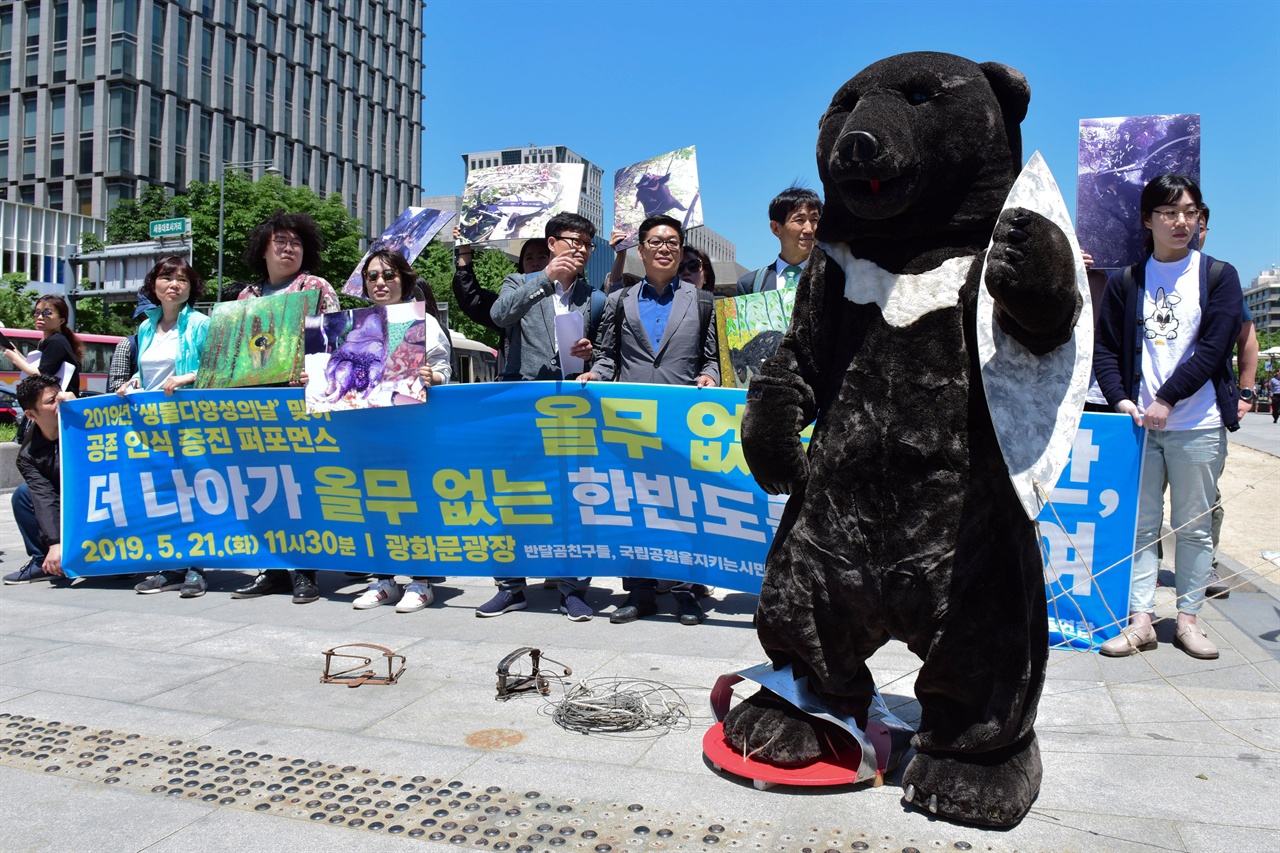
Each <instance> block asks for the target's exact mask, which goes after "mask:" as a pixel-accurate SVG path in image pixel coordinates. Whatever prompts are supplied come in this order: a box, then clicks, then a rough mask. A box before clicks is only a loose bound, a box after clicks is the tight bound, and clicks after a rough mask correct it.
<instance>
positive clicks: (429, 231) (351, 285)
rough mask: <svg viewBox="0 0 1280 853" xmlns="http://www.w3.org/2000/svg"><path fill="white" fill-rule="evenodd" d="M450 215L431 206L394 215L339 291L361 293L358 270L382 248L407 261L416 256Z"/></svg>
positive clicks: (411, 208) (362, 290)
mask: <svg viewBox="0 0 1280 853" xmlns="http://www.w3.org/2000/svg"><path fill="white" fill-rule="evenodd" d="M452 218H453V214H452V213H451V212H449V211H447V210H434V209H432V208H430V207H406V208H405V209H404V213H401V214H400V215H399V216H398V217H396V221H395V222H393V223H391V225H390V226H389V227H388V228H387V230H386V231H383V232H382V236H381V237H379V238H378V239H377V240H375V241H374V242H373V245H372V246H370V247H369V251H367V252H365V253H364V257H363V258H361V259H360V263H358V264H356V268H355V269H354V270H352V271H351V275H349V276H347V283H346V284H344V285H342V292H343V293H345V294H347V295H348V296H357V297H362V298H363V297H364V282H363V281H361V280H360V272H361V270H363V269H364V265H365V262H366V261H368V260H369V256H370V255H372V254H373V253H374V252H377V251H379V250H381V249H387V250H389V251H392V252H399V253H400V254H401V255H403V256H404V259H405V260H406V261H408V262H409V263H411V264H412V263H413V262H414V261H416V260H417V259H418V255H420V254H422V250H423V249H425V248H426V247H427V244H428V243H430V242H431V238H432V237H434V236H436V234H438V233H439V232H440V229H441V228H444V226H445V225H446V224H448V222H449V220H450V219H452Z"/></svg>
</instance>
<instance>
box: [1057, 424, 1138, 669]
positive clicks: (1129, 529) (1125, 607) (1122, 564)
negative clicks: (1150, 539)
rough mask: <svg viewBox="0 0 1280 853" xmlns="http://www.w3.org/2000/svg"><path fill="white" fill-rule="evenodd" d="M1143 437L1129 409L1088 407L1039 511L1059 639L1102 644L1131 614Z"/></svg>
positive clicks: (1080, 645)
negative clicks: (1104, 412) (1120, 412)
mask: <svg viewBox="0 0 1280 853" xmlns="http://www.w3.org/2000/svg"><path fill="white" fill-rule="evenodd" d="M1143 438H1144V433H1143V430H1142V428H1141V427H1138V426H1137V425H1135V424H1134V422H1133V419H1132V418H1130V417H1129V416H1128V415H1100V414H1092V413H1085V415H1084V417H1083V418H1081V420H1080V429H1079V430H1078V431H1077V432H1076V439H1075V443H1074V444H1073V445H1072V446H1071V460H1070V462H1068V463H1067V467H1066V468H1065V469H1064V470H1063V472H1062V476H1060V477H1059V478H1058V484H1057V487H1056V488H1054V490H1053V492H1052V493H1051V494H1050V503H1049V505H1048V506H1046V507H1045V508H1044V509H1043V510H1042V511H1041V512H1040V517H1039V518H1038V519H1037V521H1038V522H1039V525H1040V547H1041V550H1042V551H1043V553H1044V554H1045V573H1044V579H1045V592H1046V594H1047V596H1048V600H1049V643H1050V645H1051V646H1053V647H1062V648H1076V649H1085V650H1093V649H1097V647H1098V646H1100V645H1102V643H1103V642H1105V641H1107V640H1109V639H1111V638H1112V637H1115V636H1118V635H1119V633H1120V629H1121V628H1122V627H1124V625H1125V624H1127V622H1128V615H1129V580H1130V575H1131V573H1132V567H1133V539H1134V529H1135V526H1136V525H1137V519H1138V478H1139V476H1140V475H1141V470H1142V442H1143Z"/></svg>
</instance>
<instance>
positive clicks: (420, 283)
mask: <svg viewBox="0 0 1280 853" xmlns="http://www.w3.org/2000/svg"><path fill="white" fill-rule="evenodd" d="M375 260H377V261H382V262H383V263H384V264H386V265H387V266H389V267H391V268H392V269H394V270H395V271H396V280H397V281H399V282H400V301H401V302H413V301H415V300H418V299H420V300H421V301H423V302H426V303H427V310H428V311H430V312H431V316H432V317H436V316H438V315H439V312H440V309H439V307H438V306H437V305H436V296H435V294H434V293H432V292H431V285H430V284H429V283H428V282H427V281H426V279H422V278H419V277H418V273H417V272H415V271H414V269H413V267H412V266H410V265H409V261H408V260H407V259H406V258H405V256H404V255H402V254H400V253H399V252H395V251H392V250H391V249H378V250H377V251H375V252H370V253H369V257H368V258H367V259H366V260H365V262H364V266H362V267H360V287H361V288H362V289H363V292H364V298H365V299H368V298H369V283H368V282H367V281H366V280H365V275H366V274H367V273H368V272H369V264H371V263H373V262H374V261H375Z"/></svg>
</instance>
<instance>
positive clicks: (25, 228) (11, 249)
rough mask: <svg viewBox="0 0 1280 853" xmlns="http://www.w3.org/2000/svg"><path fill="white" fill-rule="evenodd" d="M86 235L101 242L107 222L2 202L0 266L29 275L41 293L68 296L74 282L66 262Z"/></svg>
mask: <svg viewBox="0 0 1280 853" xmlns="http://www.w3.org/2000/svg"><path fill="white" fill-rule="evenodd" d="M86 233H89V234H93V235H95V236H96V237H98V238H99V239H102V238H103V237H105V236H106V234H107V223H106V222H105V221H103V220H101V219H92V218H90V217H87V216H81V215H79V214H78V213H63V212H61V211H57V210H49V209H47V208H42V207H32V206H31V205H27V204H18V203H16V202H13V201H9V200H7V199H0V235H2V236H0V263H2V264H3V268H4V272H7V273H9V272H18V273H26V275H27V278H28V279H30V280H31V282H32V288H33V289H35V290H37V291H39V292H40V293H65V292H66V291H67V289H68V288H69V286H70V285H71V284H73V283H74V282H75V273H74V271H73V270H72V269H71V268H70V266H69V265H68V264H67V263H66V259H67V257H68V256H69V255H70V254H71V253H72V252H74V251H75V250H76V248H77V247H78V246H79V244H80V237H81V235H83V234H86Z"/></svg>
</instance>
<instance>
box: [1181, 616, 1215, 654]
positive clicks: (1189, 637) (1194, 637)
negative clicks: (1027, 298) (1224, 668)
mask: <svg viewBox="0 0 1280 853" xmlns="http://www.w3.org/2000/svg"><path fill="white" fill-rule="evenodd" d="M1173 644H1174V645H1175V646H1177V647H1178V648H1180V649H1182V650H1183V651H1184V652H1186V653H1187V654H1189V655H1191V656H1192V657H1193V658H1199V659H1200V660H1217V659H1218V647H1217V646H1215V645H1214V644H1213V643H1212V642H1211V641H1210V640H1209V638H1208V637H1206V636H1205V635H1204V631H1201V630H1200V627H1199V626H1198V625H1179V626H1178V631H1177V633H1175V634H1174V635H1173Z"/></svg>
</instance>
